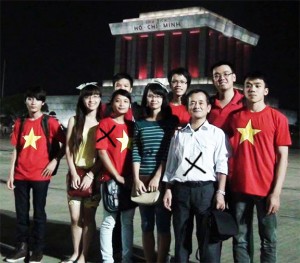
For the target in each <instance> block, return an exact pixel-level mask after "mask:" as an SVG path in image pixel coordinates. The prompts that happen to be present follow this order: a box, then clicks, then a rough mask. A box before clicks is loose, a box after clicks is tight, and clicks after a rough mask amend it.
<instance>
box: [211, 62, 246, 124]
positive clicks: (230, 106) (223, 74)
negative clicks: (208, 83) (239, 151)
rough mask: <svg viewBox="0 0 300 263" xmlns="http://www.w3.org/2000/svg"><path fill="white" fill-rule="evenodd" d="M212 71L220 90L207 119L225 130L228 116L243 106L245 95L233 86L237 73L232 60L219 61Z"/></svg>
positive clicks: (217, 87)
mask: <svg viewBox="0 0 300 263" xmlns="http://www.w3.org/2000/svg"><path fill="white" fill-rule="evenodd" d="M211 72H212V80H213V83H214V85H215V87H216V89H217V91H218V92H217V94H216V95H215V96H214V97H213V98H212V108H211V111H210V113H209V115H208V118H207V119H208V121H209V122H210V123H211V124H213V125H215V126H217V127H219V128H221V129H223V130H224V127H225V126H226V122H227V119H228V116H229V115H230V114H231V113H232V112H235V111H237V110H239V109H241V108H242V107H243V98H244V96H243V95H242V94H241V93H239V91H238V90H236V89H234V88H233V85H234V83H235V81H236V75H235V73H234V67H233V65H232V64H231V63H230V62H228V61H219V62H217V63H216V64H214V65H213V66H212V67H211Z"/></svg>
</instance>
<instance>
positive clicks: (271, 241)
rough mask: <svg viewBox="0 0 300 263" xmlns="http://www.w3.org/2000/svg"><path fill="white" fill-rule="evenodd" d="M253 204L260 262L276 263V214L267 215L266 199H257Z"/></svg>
mask: <svg viewBox="0 0 300 263" xmlns="http://www.w3.org/2000/svg"><path fill="white" fill-rule="evenodd" d="M255 204H256V209H257V219H258V229H259V236H260V240H261V249H260V250H261V254H260V262H264V263H276V260H277V255H276V245H277V236H276V229H277V218H276V214H271V215H267V213H266V212H267V199H266V198H259V199H258V200H256V202H255Z"/></svg>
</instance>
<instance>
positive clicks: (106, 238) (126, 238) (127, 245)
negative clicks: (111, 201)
mask: <svg viewBox="0 0 300 263" xmlns="http://www.w3.org/2000/svg"><path fill="white" fill-rule="evenodd" d="M120 213H121V239H122V262H124V263H130V262H132V253H133V251H132V250H133V218H134V213H135V208H133V209H129V210H125V211H121V212H120ZM117 215H118V213H117V212H114V213H110V212H107V211H106V210H105V209H103V221H102V224H101V227H100V249H101V255H102V262H103V263H112V262H114V259H113V246H112V236H113V229H114V227H115V224H116V218H117Z"/></svg>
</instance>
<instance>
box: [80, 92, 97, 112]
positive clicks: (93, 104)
mask: <svg viewBox="0 0 300 263" xmlns="http://www.w3.org/2000/svg"><path fill="white" fill-rule="evenodd" d="M100 102H101V97H100V95H99V94H93V95H90V96H84V97H83V104H84V106H85V107H86V108H87V109H88V110H89V111H93V110H97V109H98V107H99V104H100Z"/></svg>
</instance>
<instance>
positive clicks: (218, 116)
mask: <svg viewBox="0 0 300 263" xmlns="http://www.w3.org/2000/svg"><path fill="white" fill-rule="evenodd" d="M243 98H244V95H242V94H241V93H239V92H238V91H237V90H234V96H233V98H232V100H231V101H230V102H229V103H228V104H227V105H226V106H225V107H224V108H222V107H221V105H220V100H219V99H218V95H216V96H215V97H213V101H214V102H213V103H212V107H211V111H210V113H209V114H208V116H207V120H208V122H209V123H210V124H213V125H215V126H217V127H219V128H221V129H222V130H223V131H225V132H226V130H227V119H228V117H229V115H230V114H232V113H234V112H236V111H238V110H240V109H241V108H242V107H243Z"/></svg>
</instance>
